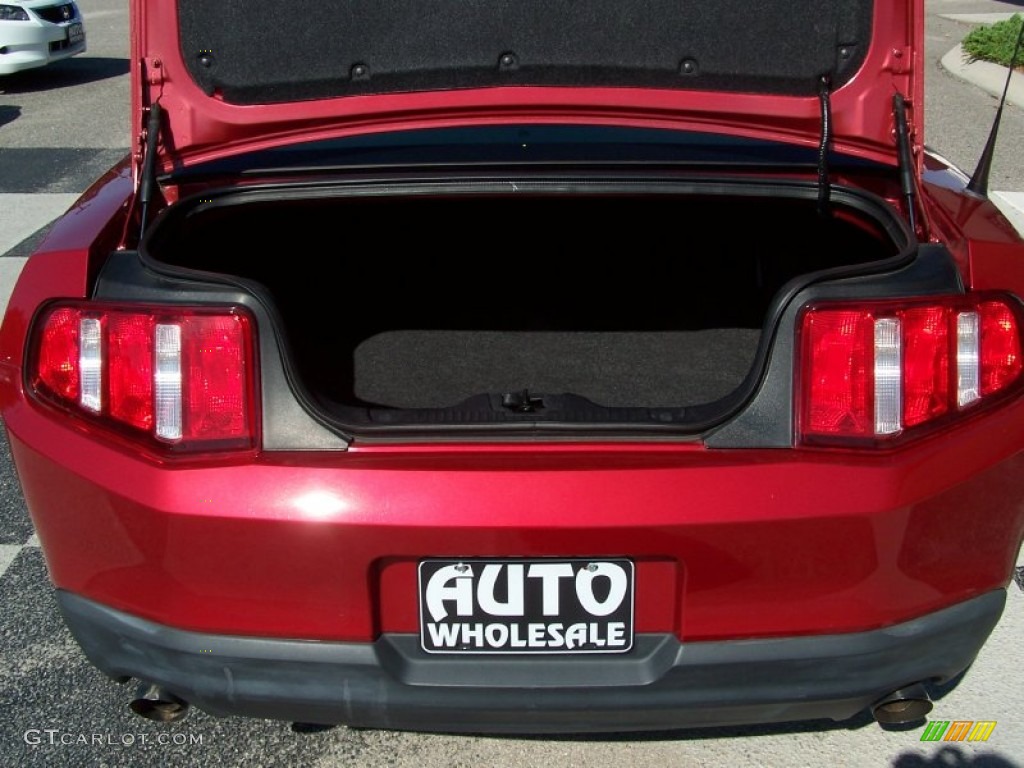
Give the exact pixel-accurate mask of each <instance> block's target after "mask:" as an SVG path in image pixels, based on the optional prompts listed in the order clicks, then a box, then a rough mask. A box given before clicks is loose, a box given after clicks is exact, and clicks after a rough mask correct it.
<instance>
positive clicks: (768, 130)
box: [132, 0, 923, 168]
mask: <svg viewBox="0 0 1024 768" xmlns="http://www.w3.org/2000/svg"><path fill="white" fill-rule="evenodd" d="M132 3H133V12H134V21H133V79H134V83H133V85H134V88H133V96H134V100H135V112H134V115H133V118H134V119H135V126H137V127H138V129H139V133H140V134H141V126H142V125H143V117H142V112H143V110H144V109H145V108H146V107H147V106H148V105H149V104H150V103H152V102H153V101H157V100H159V101H160V102H161V106H162V107H163V108H164V112H165V114H166V123H165V126H164V130H165V131H166V135H165V136H163V137H162V141H161V145H160V146H161V159H162V161H163V166H164V167H165V168H166V167H171V166H175V165H177V166H181V165H188V164H190V163H193V162H195V161H198V160H203V159H208V158H211V157H218V156H224V155H225V154H231V153H234V152H238V151H245V150H247V149H252V148H257V147H261V148H263V147H267V146H273V145H275V144H280V143H285V142H289V141H294V140H295V139H296V137H297V136H300V135H301V136H302V137H303V138H307V137H308V138H314V137H319V136H324V137H326V136H329V135H343V134H345V133H352V132H361V131H370V130H382V129H388V128H396V127H402V126H410V127H413V126H415V127H424V126H425V125H430V124H440V123H441V122H445V123H447V124H452V122H458V121H473V120H474V119H480V120H491V121H494V120H496V119H501V118H506V119H507V117H508V116H509V115H513V116H516V117H518V118H521V119H525V120H529V119H538V120H544V121H548V122H555V121H569V122H571V121H589V122H609V121H612V120H632V121H634V122H637V123H648V124H651V125H666V124H669V125H679V126H682V127H695V128H700V129H701V130H712V131H713V130H721V131H723V132H726V133H733V134H742V135H753V136H760V137H764V138H770V139H781V140H787V141H794V142H798V143H803V144H812V143H815V142H817V141H818V140H819V138H820V136H821V133H822V122H823V121H822V115H823V110H822V101H823V93H822V91H823V90H825V91H827V93H828V96H829V97H830V101H831V107H830V110H831V117H832V123H833V134H832V135H833V139H834V141H835V144H836V146H837V148H839V149H845V150H847V151H850V152H853V153H855V154H859V155H862V156H866V157H871V158H872V159H876V160H882V161H884V162H894V157H895V149H894V146H895V145H894V142H893V139H892V125H893V123H892V116H891V103H892V95H893V93H894V92H897V91H898V92H900V93H902V94H904V96H906V97H907V100H908V103H909V105H910V109H911V110H912V112H913V111H914V107H915V106H916V105H918V104H920V97H919V94H918V93H916V92H915V91H916V90H917V86H916V84H915V79H914V77H913V75H914V74H915V71H919V68H920V61H919V59H920V45H919V43H920V39H921V23H920V19H921V12H922V4H923V0H896V2H893V3H882V2H873V1H872V0H833V1H832V2H821V0H762V1H761V2H756V3H755V2H751V1H750V0H700V1H699V2H689V3H685V2H679V0H646V2H643V3H636V2H622V0H588V2H586V3H583V2H578V1H575V0H543V1H542V0H515V1H514V2H511V1H510V0H491V1H490V2H482V1H481V0H372V1H371V0H343V1H342V2H339V1H338V0H293V1H292V2H289V3H264V2H261V1H260V0H232V1H231V2H224V0H177V1H176V3H164V2H162V1H158V0H132ZM913 117H914V122H915V123H916V125H915V126H914V127H915V129H916V133H917V135H916V141H917V143H920V137H921V134H920V115H919V114H917V115H914V116H913ZM135 142H136V143H135V148H136V150H137V151H136V156H137V158H138V156H139V155H140V154H141V135H140V136H136V137H135Z"/></svg>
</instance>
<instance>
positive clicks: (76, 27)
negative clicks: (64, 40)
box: [68, 22, 85, 45]
mask: <svg viewBox="0 0 1024 768" xmlns="http://www.w3.org/2000/svg"><path fill="white" fill-rule="evenodd" d="M83 40H85V29H83V27H82V24H81V23H80V22H75V23H74V24H69V25H68V44H69V45H78V44H79V43H80V42H82V41H83Z"/></svg>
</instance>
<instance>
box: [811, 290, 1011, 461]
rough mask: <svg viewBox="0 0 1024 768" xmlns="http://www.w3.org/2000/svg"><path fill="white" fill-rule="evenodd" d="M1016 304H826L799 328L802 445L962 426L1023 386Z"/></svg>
mask: <svg viewBox="0 0 1024 768" xmlns="http://www.w3.org/2000/svg"><path fill="white" fill-rule="evenodd" d="M1020 325H1021V308H1020V304H1019V303H1018V302H1017V301H1016V300H1015V299H1012V298H1009V297H994V296H992V295H989V294H967V295H966V296H948V297H939V298H929V299H916V300H898V301H873V302H856V303H851V302H836V303H821V304H817V305H814V306H811V307H809V308H807V309H805V310H804V312H803V314H802V316H801V320H800V337H801V339H800V358H799V361H798V368H797V370H798V371H799V374H798V395H797V397H798V401H799V404H798V407H797V412H798V423H797V430H798V434H799V438H800V439H801V440H802V441H804V442H809V443H822V444H828V443H834V444H852V443H872V444H875V443H880V442H886V441H891V440H893V439H895V438H898V437H902V436H904V435H906V434H907V433H908V431H909V432H911V433H913V432H916V431H919V430H923V429H924V428H925V427H926V426H933V425H935V424H936V423H939V422H940V421H941V420H948V419H952V418H956V417H957V416H959V415H962V414H965V413H968V412H969V411H971V410H973V409H975V408H977V407H979V406H980V405H981V404H982V403H984V402H987V400H988V399H990V398H992V397H993V396H995V395H1003V394H1006V393H1007V392H1009V391H1010V390H1012V389H1016V388H1017V385H1019V384H1020V383H1021V373H1022V362H1024V361H1022V359H1021V340H1020V330H1019V329H1020Z"/></svg>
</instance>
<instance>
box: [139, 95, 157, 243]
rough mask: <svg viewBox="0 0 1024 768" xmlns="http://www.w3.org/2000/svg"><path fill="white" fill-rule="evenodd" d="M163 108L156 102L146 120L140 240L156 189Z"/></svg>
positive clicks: (141, 176)
mask: <svg viewBox="0 0 1024 768" xmlns="http://www.w3.org/2000/svg"><path fill="white" fill-rule="evenodd" d="M162 117H163V108H162V107H161V106H160V102H159V101H154V102H153V103H152V104H151V105H150V107H149V117H148V118H147V119H146V153H145V155H144V156H143V158H142V172H141V174H140V175H139V202H140V203H141V204H142V210H141V212H140V213H139V219H140V224H139V239H140V240H141V239H142V236H143V235H145V234H146V219H147V218H148V215H149V201H150V200H151V199H152V197H153V190H154V189H155V188H156V147H157V142H158V140H159V139H160V126H161V118H162Z"/></svg>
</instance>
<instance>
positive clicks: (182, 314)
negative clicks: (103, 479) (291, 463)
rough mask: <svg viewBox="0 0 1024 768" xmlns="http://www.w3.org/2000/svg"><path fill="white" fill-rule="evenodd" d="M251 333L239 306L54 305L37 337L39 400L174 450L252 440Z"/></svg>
mask: <svg viewBox="0 0 1024 768" xmlns="http://www.w3.org/2000/svg"><path fill="white" fill-rule="evenodd" d="M255 373H256V371H255V353H254V329H253V323H252V321H251V320H250V318H249V316H248V315H247V314H246V313H245V312H244V311H242V310H240V309H237V308H225V309H208V308H199V307H189V308H177V307H174V308H171V307H132V308H126V307H122V306H118V307H106V306H103V305H96V304H86V303H74V304H63V305H59V306H56V307H53V308H50V309H49V310H47V311H46V312H44V313H43V314H42V315H41V316H40V317H39V319H38V321H37V323H36V326H35V332H34V334H33V337H32V346H31V349H30V363H29V375H28V379H29V385H30V388H31V390H32V391H33V392H34V393H35V394H36V395H37V396H38V397H39V398H40V399H42V400H45V401H47V402H49V403H51V404H52V405H55V406H57V407H59V408H61V409H63V410H65V411H67V412H70V413H74V414H79V415H81V416H84V417H86V418H89V419H90V420H92V421H94V422H100V423H105V424H107V425H108V426H111V427H114V428H116V429H117V430H119V431H121V432H123V433H125V434H130V435H135V436H136V437H142V438H145V439H147V440H151V441H153V442H154V443H155V444H157V445H162V446H164V447H166V448H172V449H174V450H176V451H179V450H180V451H188V450H191V451H209V450H225V449H239V448H249V447H251V446H253V445H254V444H255V438H256V434H255V431H256V415H255V404H256V401H255Z"/></svg>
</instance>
